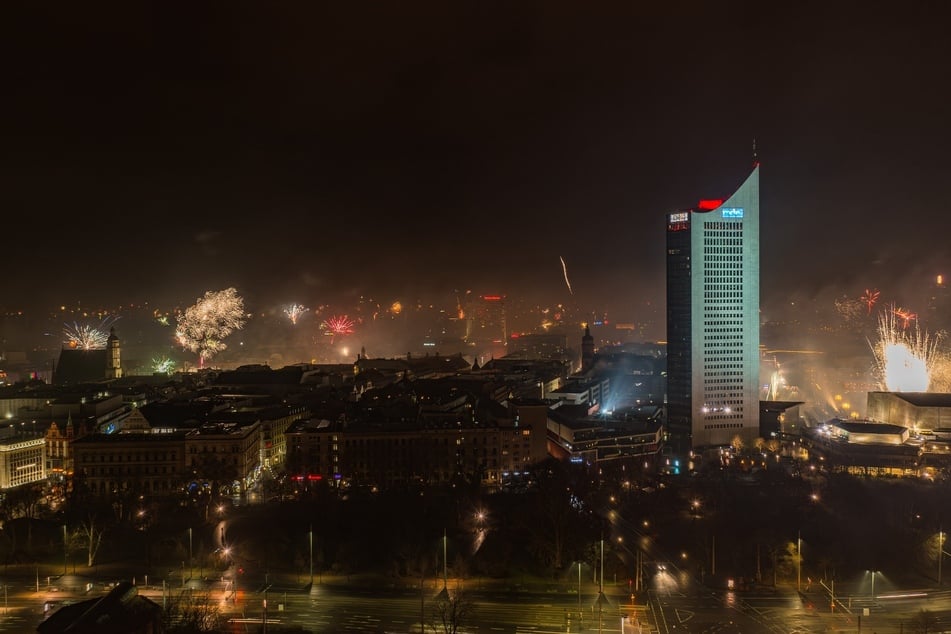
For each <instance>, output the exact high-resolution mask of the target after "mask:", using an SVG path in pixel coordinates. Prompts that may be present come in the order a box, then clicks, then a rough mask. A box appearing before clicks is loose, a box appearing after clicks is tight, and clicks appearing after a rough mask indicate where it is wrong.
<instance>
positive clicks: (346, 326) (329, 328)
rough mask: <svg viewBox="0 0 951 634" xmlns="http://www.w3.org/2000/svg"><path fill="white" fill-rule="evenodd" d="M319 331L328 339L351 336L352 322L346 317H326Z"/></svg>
mask: <svg viewBox="0 0 951 634" xmlns="http://www.w3.org/2000/svg"><path fill="white" fill-rule="evenodd" d="M320 329H321V330H323V331H324V334H325V335H327V336H328V337H341V336H343V335H350V334H353V321H352V320H351V319H350V318H349V317H347V316H346V315H334V316H333V317H328V318H327V319H325V320H324V322H323V323H322V324H320Z"/></svg>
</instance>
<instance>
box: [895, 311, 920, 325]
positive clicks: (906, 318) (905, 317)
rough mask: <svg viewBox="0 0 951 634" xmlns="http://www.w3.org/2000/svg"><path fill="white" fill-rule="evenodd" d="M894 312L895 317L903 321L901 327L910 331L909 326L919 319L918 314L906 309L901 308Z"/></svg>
mask: <svg viewBox="0 0 951 634" xmlns="http://www.w3.org/2000/svg"><path fill="white" fill-rule="evenodd" d="M892 312H893V313H895V317H898V318H899V319H901V327H902V328H903V329H906V330H907V329H908V325H909V324H911V322H913V321H915V320H916V319H918V313H913V312H911V311H910V310H906V309H904V308H900V307H899V308H896V309H894V310H893V311H892Z"/></svg>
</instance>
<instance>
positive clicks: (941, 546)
mask: <svg viewBox="0 0 951 634" xmlns="http://www.w3.org/2000/svg"><path fill="white" fill-rule="evenodd" d="M942 559H944V533H943V532H941V525H940V524H939V525H938V586H940V585H941V560H942Z"/></svg>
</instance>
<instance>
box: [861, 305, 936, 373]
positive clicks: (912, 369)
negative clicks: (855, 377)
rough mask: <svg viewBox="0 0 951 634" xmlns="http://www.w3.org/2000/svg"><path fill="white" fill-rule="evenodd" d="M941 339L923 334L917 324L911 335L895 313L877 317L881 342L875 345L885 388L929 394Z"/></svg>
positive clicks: (883, 313)
mask: <svg viewBox="0 0 951 634" xmlns="http://www.w3.org/2000/svg"><path fill="white" fill-rule="evenodd" d="M939 342H940V338H939V337H936V336H935V337H932V336H930V335H929V334H928V333H927V332H922V331H921V328H920V327H919V326H918V324H917V322H915V326H914V330H913V331H911V332H909V331H908V330H906V329H905V328H904V327H903V325H902V324H901V323H899V315H898V314H896V312H895V311H894V310H885V311H882V313H881V314H880V315H879V318H878V341H877V342H876V343H875V344H874V345H872V352H873V353H874V354H875V366H876V370H877V372H878V374H879V379H880V381H881V385H882V389H884V390H887V391H889V392H927V391H928V388H929V386H930V385H931V374H932V371H933V369H934V367H935V364H936V362H937V361H938V356H939V355H938V344H939Z"/></svg>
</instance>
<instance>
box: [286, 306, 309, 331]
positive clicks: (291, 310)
mask: <svg viewBox="0 0 951 634" xmlns="http://www.w3.org/2000/svg"><path fill="white" fill-rule="evenodd" d="M308 310H310V309H309V308H304V307H303V306H301V305H300V304H291V305H289V306H285V307H284V314H285V315H287V318H288V319H290V320H291V323H292V324H294V325H295V326H296V325H297V320H298V319H300V318H301V315H303V314H304V313H306V312H307V311H308Z"/></svg>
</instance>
